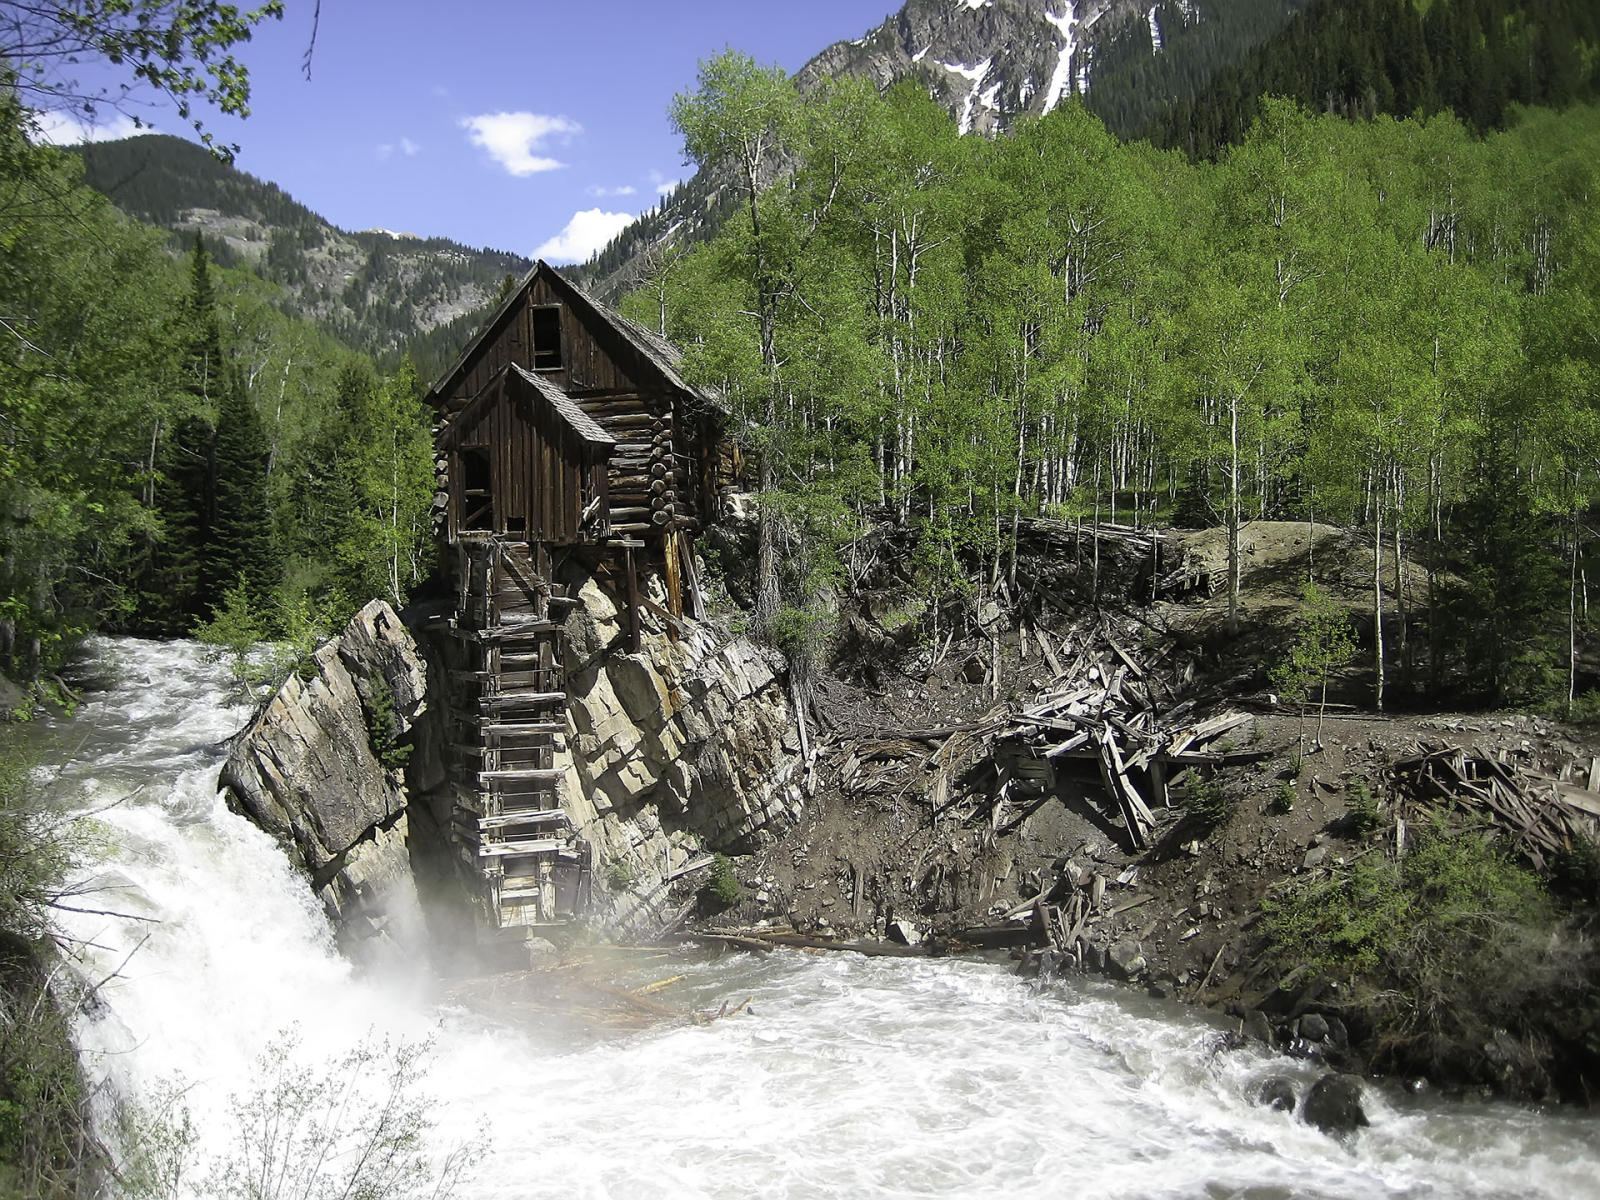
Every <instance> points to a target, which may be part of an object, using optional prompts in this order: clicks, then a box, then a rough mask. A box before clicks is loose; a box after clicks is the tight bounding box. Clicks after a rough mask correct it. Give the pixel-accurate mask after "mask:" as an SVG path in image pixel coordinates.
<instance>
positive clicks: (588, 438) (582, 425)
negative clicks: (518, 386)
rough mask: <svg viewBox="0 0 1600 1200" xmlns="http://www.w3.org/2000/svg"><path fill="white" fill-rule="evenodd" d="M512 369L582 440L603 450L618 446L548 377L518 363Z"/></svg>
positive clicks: (513, 364)
mask: <svg viewBox="0 0 1600 1200" xmlns="http://www.w3.org/2000/svg"><path fill="white" fill-rule="evenodd" d="M511 370H512V371H514V372H516V374H517V375H518V376H519V377H520V378H521V379H522V381H523V382H524V383H527V384H529V385H531V386H532V387H533V390H534V391H536V392H538V393H539V395H541V396H543V397H544V398H545V400H546V401H547V402H548V403H549V405H550V407H551V408H553V409H555V411H556V414H557V415H558V416H560V417H561V419H562V420H564V421H565V422H566V423H567V424H568V425H569V426H570V427H571V428H572V432H573V433H575V434H576V435H577V436H578V437H579V438H580V439H581V440H582V441H585V442H588V443H589V445H591V446H598V447H600V448H601V449H603V450H612V449H615V448H616V444H617V439H616V438H614V437H612V436H611V435H610V434H609V433H607V432H606V431H605V430H604V429H601V428H600V426H599V425H597V424H596V423H595V419H594V418H593V417H591V416H590V415H589V414H588V413H586V412H584V411H583V409H581V408H579V407H578V403H577V401H575V400H574V399H573V398H572V397H571V396H569V395H567V394H566V393H565V392H563V391H562V390H561V389H560V388H558V387H557V386H556V385H555V384H553V383H551V382H550V381H549V380H548V379H544V378H542V377H541V376H539V375H535V374H534V373H533V372H532V371H529V370H525V369H524V368H522V367H519V366H518V365H517V364H516V363H512V364H511Z"/></svg>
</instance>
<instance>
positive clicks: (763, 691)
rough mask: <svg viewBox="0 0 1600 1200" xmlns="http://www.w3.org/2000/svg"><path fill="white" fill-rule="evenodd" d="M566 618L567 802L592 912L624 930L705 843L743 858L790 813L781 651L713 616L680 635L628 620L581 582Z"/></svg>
mask: <svg viewBox="0 0 1600 1200" xmlns="http://www.w3.org/2000/svg"><path fill="white" fill-rule="evenodd" d="M578 595H579V599H580V600H581V601H582V602H583V603H582V605H581V606H580V607H578V608H577V609H575V610H574V612H573V614H572V616H571V617H570V618H569V619H568V621H567V626H566V645H565V647H564V650H563V653H564V655H565V659H566V662H567V664H568V667H567V692H568V697H569V698H568V702H567V703H568V709H567V711H568V720H569V726H570V731H571V732H570V737H569V739H568V746H567V749H566V750H565V752H563V753H561V754H558V755H557V757H556V765H557V766H559V767H561V768H563V769H565V770H566V772H567V775H566V779H565V781H564V785H563V789H562V800H563V805H564V807H565V808H566V810H567V812H568V814H569V815H570V817H571V819H572V822H573V824H574V825H575V826H576V827H577V829H578V830H579V832H580V834H581V835H582V836H583V838H584V839H585V840H586V841H588V842H589V844H590V845H591V846H592V847H593V848H594V851H595V858H596V863H597V873H598V874H599V876H600V879H599V881H598V882H597V886H596V889H595V899H596V907H597V908H598V909H599V910H600V912H599V914H598V915H600V916H602V918H607V919H609V920H610V922H611V923H612V924H614V925H616V926H618V927H620V928H624V929H637V928H646V927H649V926H650V925H652V924H654V923H655V922H656V921H658V920H661V919H664V917H665V916H666V910H665V909H664V907H663V898H664V894H665V891H666V885H667V884H668V883H670V882H671V880H672V879H673V878H675V877H676V876H677V875H678V874H679V873H681V872H682V871H684V869H685V868H687V867H690V866H692V864H694V863H695V862H697V861H700V860H702V859H703V858H704V856H705V854H706V853H707V852H710V851H718V850H721V851H728V852H732V853H744V852H748V851H749V850H751V849H753V848H754V847H755V845H756V844H758V842H759V841H760V840H761V839H762V838H763V837H764V836H766V835H767V834H768V833H770V832H773V831H776V830H779V829H782V828H784V827H786V826H787V825H788V824H789V823H790V822H792V821H794V820H796V819H798V817H799V815H800V809H801V805H802V803H803V797H802V794H801V789H800V783H799V781H800V775H801V769H802V764H801V758H800V755H799V744H798V740H797V733H796V730H795V727H794V721H793V716H792V713H791V710H790V707H789V704H788V701H787V699H786V697H785V694H784V687H783V681H784V675H783V672H784V669H785V667H784V662H783V658H782V656H781V655H779V654H778V653H777V652H775V651H773V650H771V649H769V648H764V647H758V646H756V645H755V644H754V643H753V642H751V641H749V640H748V639H747V638H744V637H742V636H731V637H730V636H729V635H727V634H719V633H718V632H717V631H716V630H715V629H714V628H712V627H711V626H709V625H694V624H690V625H688V626H687V633H686V636H683V637H681V638H679V639H678V640H676V641H673V640H672V639H670V638H669V637H668V636H667V635H666V634H665V632H662V631H656V632H647V633H646V634H645V636H644V637H643V638H642V643H641V648H640V651H639V652H638V653H636V654H630V653H626V652H624V651H623V650H622V649H621V647H623V646H624V645H625V642H626V638H625V635H624V633H623V630H622V623H623V621H624V620H625V618H624V617H623V615H622V614H621V613H619V611H618V608H617V605H616V603H615V601H614V600H613V599H612V598H611V597H610V596H609V595H608V594H607V593H606V592H604V591H603V590H602V589H601V588H600V587H599V586H598V585H597V584H596V583H595V582H594V580H592V579H590V580H587V581H586V582H584V584H583V585H582V587H581V590H579V593H578Z"/></svg>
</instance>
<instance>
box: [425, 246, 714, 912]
mask: <svg viewBox="0 0 1600 1200" xmlns="http://www.w3.org/2000/svg"><path fill="white" fill-rule="evenodd" d="M677 361H678V356H677V353H676V351H674V350H673V349H672V348H671V347H670V346H668V345H667V344H666V343H664V342H662V341H661V340H660V339H658V338H656V337H654V336H653V335H651V334H650V333H649V332H648V331H646V330H643V329H642V328H640V327H639V326H637V325H634V324H633V323H632V322H630V321H627V320H626V319H624V318H623V317H621V316H620V315H618V314H617V313H615V312H613V311H611V310H610V309H608V308H606V307H605V306H604V305H601V304H599V303H598V302H596V301H594V300H593V299H592V298H590V297H589V296H587V295H585V294H584V293H583V292H582V291H581V290H580V289H578V288H576V287H575V286H574V285H572V284H571V283H569V282H568V281H567V280H565V279H563V278H562V277H561V276H560V275H559V274H557V273H556V272H555V271H554V270H552V269H551V268H550V267H548V266H546V265H545V264H544V263H540V264H538V266H537V267H535V268H534V270H533V272H532V273H531V274H530V275H529V276H528V278H527V279H526V280H524V281H523V283H522V286H521V287H520V288H518V289H517V290H516V291H514V292H512V293H511V294H510V295H509V296H508V297H507V298H506V300H505V302H504V303H503V304H502V305H501V307H500V309H499V310H498V311H497V312H496V313H495V315H494V316H492V317H491V318H490V319H489V321H488V323H487V324H486V325H485V327H484V329H483V330H482V332H480V333H479V335H478V336H477V338H476V339H474V341H473V342H472V344H471V345H469V346H468V348H467V349H466V351H465V352H464V353H463V354H462V356H461V358H460V359H459V360H458V361H457V363H456V365H455V366H454V367H453V368H451V370H450V371H449V372H447V373H446V374H445V376H444V377H443V378H442V379H441V380H440V381H439V382H438V383H437V384H436V385H435V386H434V388H433V390H432V391H431V392H430V393H429V396H428V400H429V402H430V403H431V404H432V405H433V406H434V409H435V411H436V413H437V414H438V424H437V436H436V444H437V448H438V452H439V460H440V467H441V473H442V479H441V485H442V487H441V490H442V493H443V498H444V505H443V514H444V520H443V527H442V529H441V530H440V532H441V536H442V540H443V541H444V542H445V543H446V545H445V561H446V563H447V564H448V565H449V566H450V568H451V571H452V574H453V583H454V585H455V588H456V605H455V613H454V616H453V617H452V618H451V619H450V620H449V621H448V629H449V632H450V634H451V636H452V638H453V639H454V641H455V643H456V650H455V653H454V654H453V655H452V658H453V659H454V663H455V665H454V668H453V670H452V679H451V685H452V694H453V696H454V697H455V700H456V702H455V703H454V704H453V705H452V712H453V713H454V715H455V717H456V720H457V725H456V728H455V729H454V730H453V731H452V737H451V741H452V750H453V754H452V758H453V761H454V765H455V768H456V771H457V774H458V776H459V777H461V778H463V779H464V780H467V781H470V783H471V787H472V791H473V792H474V794H475V800H474V804H473V808H472V811H471V812H470V813H467V812H461V811H458V813H457V814H456V821H455V831H454V833H455V836H456V837H457V839H458V840H459V842H460V843H461V844H463V845H465V846H468V847H471V849H472V850H473V852H474V853H475V855H476V858H477V861H478V864H479V866H480V869H481V870H482V873H483V878H484V881H485V884H486V887H487V891H488V900H489V904H488V908H489V911H490V913H491V915H492V917H493V919H494V920H495V921H496V922H497V923H498V924H499V925H500V926H502V927H504V926H526V925H546V924H551V923H558V922H563V921H567V920H571V919H573V918H575V917H578V916H581V915H582V913H583V912H584V910H585V909H586V907H587V905H588V901H589V896H590V889H591V882H590V881H591V874H592V865H593V864H592V860H591V852H590V848H589V847H588V846H587V845H586V844H585V843H584V842H583V840H582V838H581V837H580V836H579V831H578V830H577V829H575V828H574V826H573V823H572V821H571V820H570V818H569V816H568V811H567V803H566V801H567V798H566V797H564V796H563V794H562V787H563V786H564V783H563V781H564V778H565V773H564V772H563V771H562V770H560V769H559V768H558V767H557V766H556V760H557V755H558V754H559V753H560V752H561V750H562V749H563V748H564V745H563V739H564V738H565V736H566V731H567V720H566V701H567V691H566V679H565V674H564V671H563V665H562V661H561V642H560V630H561V622H562V621H563V620H564V618H565V617H566V615H567V610H568V609H569V608H570V607H571V606H572V605H573V604H575V603H576V600H575V599H573V598H571V597H568V596H565V595H563V594H562V593H561V589H560V588H559V587H558V585H557V583H556V579H557V576H558V573H559V572H558V570H557V567H558V565H559V563H560V561H561V560H563V559H566V558H569V557H571V556H574V555H576V556H578V557H579V559H580V561H582V562H583V563H584V565H585V566H586V567H587V568H589V569H590V570H608V571H609V573H610V575H611V577H612V578H613V579H614V580H615V581H616V582H617V583H618V585H619V586H620V587H621V590H623V591H624V592H625V595H624V596H623V597H622V599H623V601H624V603H625V605H626V610H627V619H628V631H629V635H630V641H631V643H632V647H633V649H635V650H637V649H638V648H639V609H640V606H641V605H646V606H650V607H656V605H655V604H654V602H653V601H650V600H648V599H645V598H643V597H642V596H641V595H640V588H639V578H638V573H639V571H640V570H641V569H647V570H652V571H659V572H660V574H661V576H662V578H663V581H664V584H665V591H666V597H667V604H666V608H665V610H663V611H665V612H666V614H667V615H668V616H670V617H671V618H673V619H674V620H673V622H669V624H673V623H674V622H675V621H676V619H678V618H681V617H682V616H683V615H684V612H685V607H686V601H687V607H688V609H689V611H691V612H696V610H697V609H698V607H699V601H698V585H697V581H696V580H695V577H694V553H693V545H692V541H691V538H692V535H693V533H694V532H696V531H697V530H698V529H699V528H700V526H701V522H702V521H703V520H704V519H707V518H709V517H710V516H711V515H714V513H715V512H716V509H717V505H718V500H719V496H720V488H721V487H722V486H723V485H725V484H727V483H729V482H731V481H730V480H728V479H727V478H726V471H725V469H724V468H725V466H726V464H727V463H728V462H729V461H730V457H729V456H728V455H727V454H726V453H725V452H724V449H723V447H722V445H721V440H720V431H721V411H720V407H719V405H718V402H717V400H716V398H715V397H713V396H711V395H709V394H708V393H706V392H704V391H701V390H699V389H696V388H693V387H691V386H690V385H689V384H687V383H686V382H685V381H684V380H683V378H682V376H681V375H680V374H679V373H678V370H677ZM696 615H698V613H697V612H696Z"/></svg>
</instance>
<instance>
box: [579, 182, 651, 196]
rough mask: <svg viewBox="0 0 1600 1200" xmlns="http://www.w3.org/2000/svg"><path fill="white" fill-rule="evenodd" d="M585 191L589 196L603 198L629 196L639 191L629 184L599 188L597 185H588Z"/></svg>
mask: <svg viewBox="0 0 1600 1200" xmlns="http://www.w3.org/2000/svg"><path fill="white" fill-rule="evenodd" d="M586 190H587V191H588V193H589V195H591V196H599V197H601V198H604V197H606V196H631V195H633V194H634V193H635V192H637V191H638V190H639V189H638V188H636V187H634V186H633V185H632V184H631V183H625V184H623V185H622V186H621V187H600V186H599V185H597V184H590V185H589V187H588V188H587V189H586Z"/></svg>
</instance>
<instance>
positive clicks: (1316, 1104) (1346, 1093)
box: [1300, 1073, 1368, 1137]
mask: <svg viewBox="0 0 1600 1200" xmlns="http://www.w3.org/2000/svg"><path fill="white" fill-rule="evenodd" d="M1300 1119H1301V1120H1302V1121H1304V1122H1305V1123H1306V1124H1307V1125H1313V1126H1315V1127H1316V1128H1318V1129H1320V1130H1322V1132H1323V1133H1326V1134H1329V1135H1331V1136H1335V1137H1337V1136H1342V1135H1345V1134H1350V1133H1354V1132H1355V1131H1356V1130H1357V1129H1360V1128H1362V1127H1363V1126H1365V1125H1367V1124H1368V1121H1367V1112H1366V1109H1365V1108H1363V1107H1362V1104H1361V1081H1360V1080H1359V1079H1357V1078H1356V1077H1355V1076H1354V1075H1335V1074H1331V1073H1330V1074H1327V1075H1324V1076H1323V1077H1322V1078H1321V1079H1319V1080H1317V1081H1316V1082H1315V1083H1314V1084H1312V1085H1311V1090H1310V1091H1309V1092H1307V1093H1306V1102H1305V1104H1304V1106H1302V1108H1301V1109H1300Z"/></svg>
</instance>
